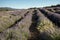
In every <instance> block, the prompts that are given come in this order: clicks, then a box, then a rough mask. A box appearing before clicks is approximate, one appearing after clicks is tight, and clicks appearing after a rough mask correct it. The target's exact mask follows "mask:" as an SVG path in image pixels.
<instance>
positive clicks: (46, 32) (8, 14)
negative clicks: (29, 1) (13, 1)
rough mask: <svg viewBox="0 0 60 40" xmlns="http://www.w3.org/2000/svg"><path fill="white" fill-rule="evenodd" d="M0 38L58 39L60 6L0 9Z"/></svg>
mask: <svg viewBox="0 0 60 40" xmlns="http://www.w3.org/2000/svg"><path fill="white" fill-rule="evenodd" d="M0 40H60V6H54V7H43V8H29V9H19V10H18V9H16V10H15V9H13V10H6V9H5V10H2V9H1V10H0Z"/></svg>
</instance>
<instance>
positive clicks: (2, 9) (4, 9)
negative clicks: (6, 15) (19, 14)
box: [0, 7, 16, 11]
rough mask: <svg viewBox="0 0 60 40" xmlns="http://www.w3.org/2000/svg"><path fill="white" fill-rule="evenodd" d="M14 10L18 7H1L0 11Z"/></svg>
mask: <svg viewBox="0 0 60 40" xmlns="http://www.w3.org/2000/svg"><path fill="white" fill-rule="evenodd" d="M12 10H16V9H13V8H9V7H0V11H12Z"/></svg>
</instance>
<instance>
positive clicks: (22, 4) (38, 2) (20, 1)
mask: <svg viewBox="0 0 60 40" xmlns="http://www.w3.org/2000/svg"><path fill="white" fill-rule="evenodd" d="M56 4H60V0H0V7H11V8H20V9H22V8H30V7H44V6H50V5H56Z"/></svg>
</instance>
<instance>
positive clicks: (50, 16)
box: [39, 9, 60, 27]
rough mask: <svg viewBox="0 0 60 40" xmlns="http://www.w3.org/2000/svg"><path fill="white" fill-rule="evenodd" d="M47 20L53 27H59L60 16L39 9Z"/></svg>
mask: <svg viewBox="0 0 60 40" xmlns="http://www.w3.org/2000/svg"><path fill="white" fill-rule="evenodd" d="M39 10H40V11H41V12H42V13H43V14H44V15H45V16H46V17H47V18H48V19H50V20H51V21H52V22H53V23H54V24H55V25H57V26H58V27H60V14H57V13H53V12H48V11H46V9H39Z"/></svg>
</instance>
